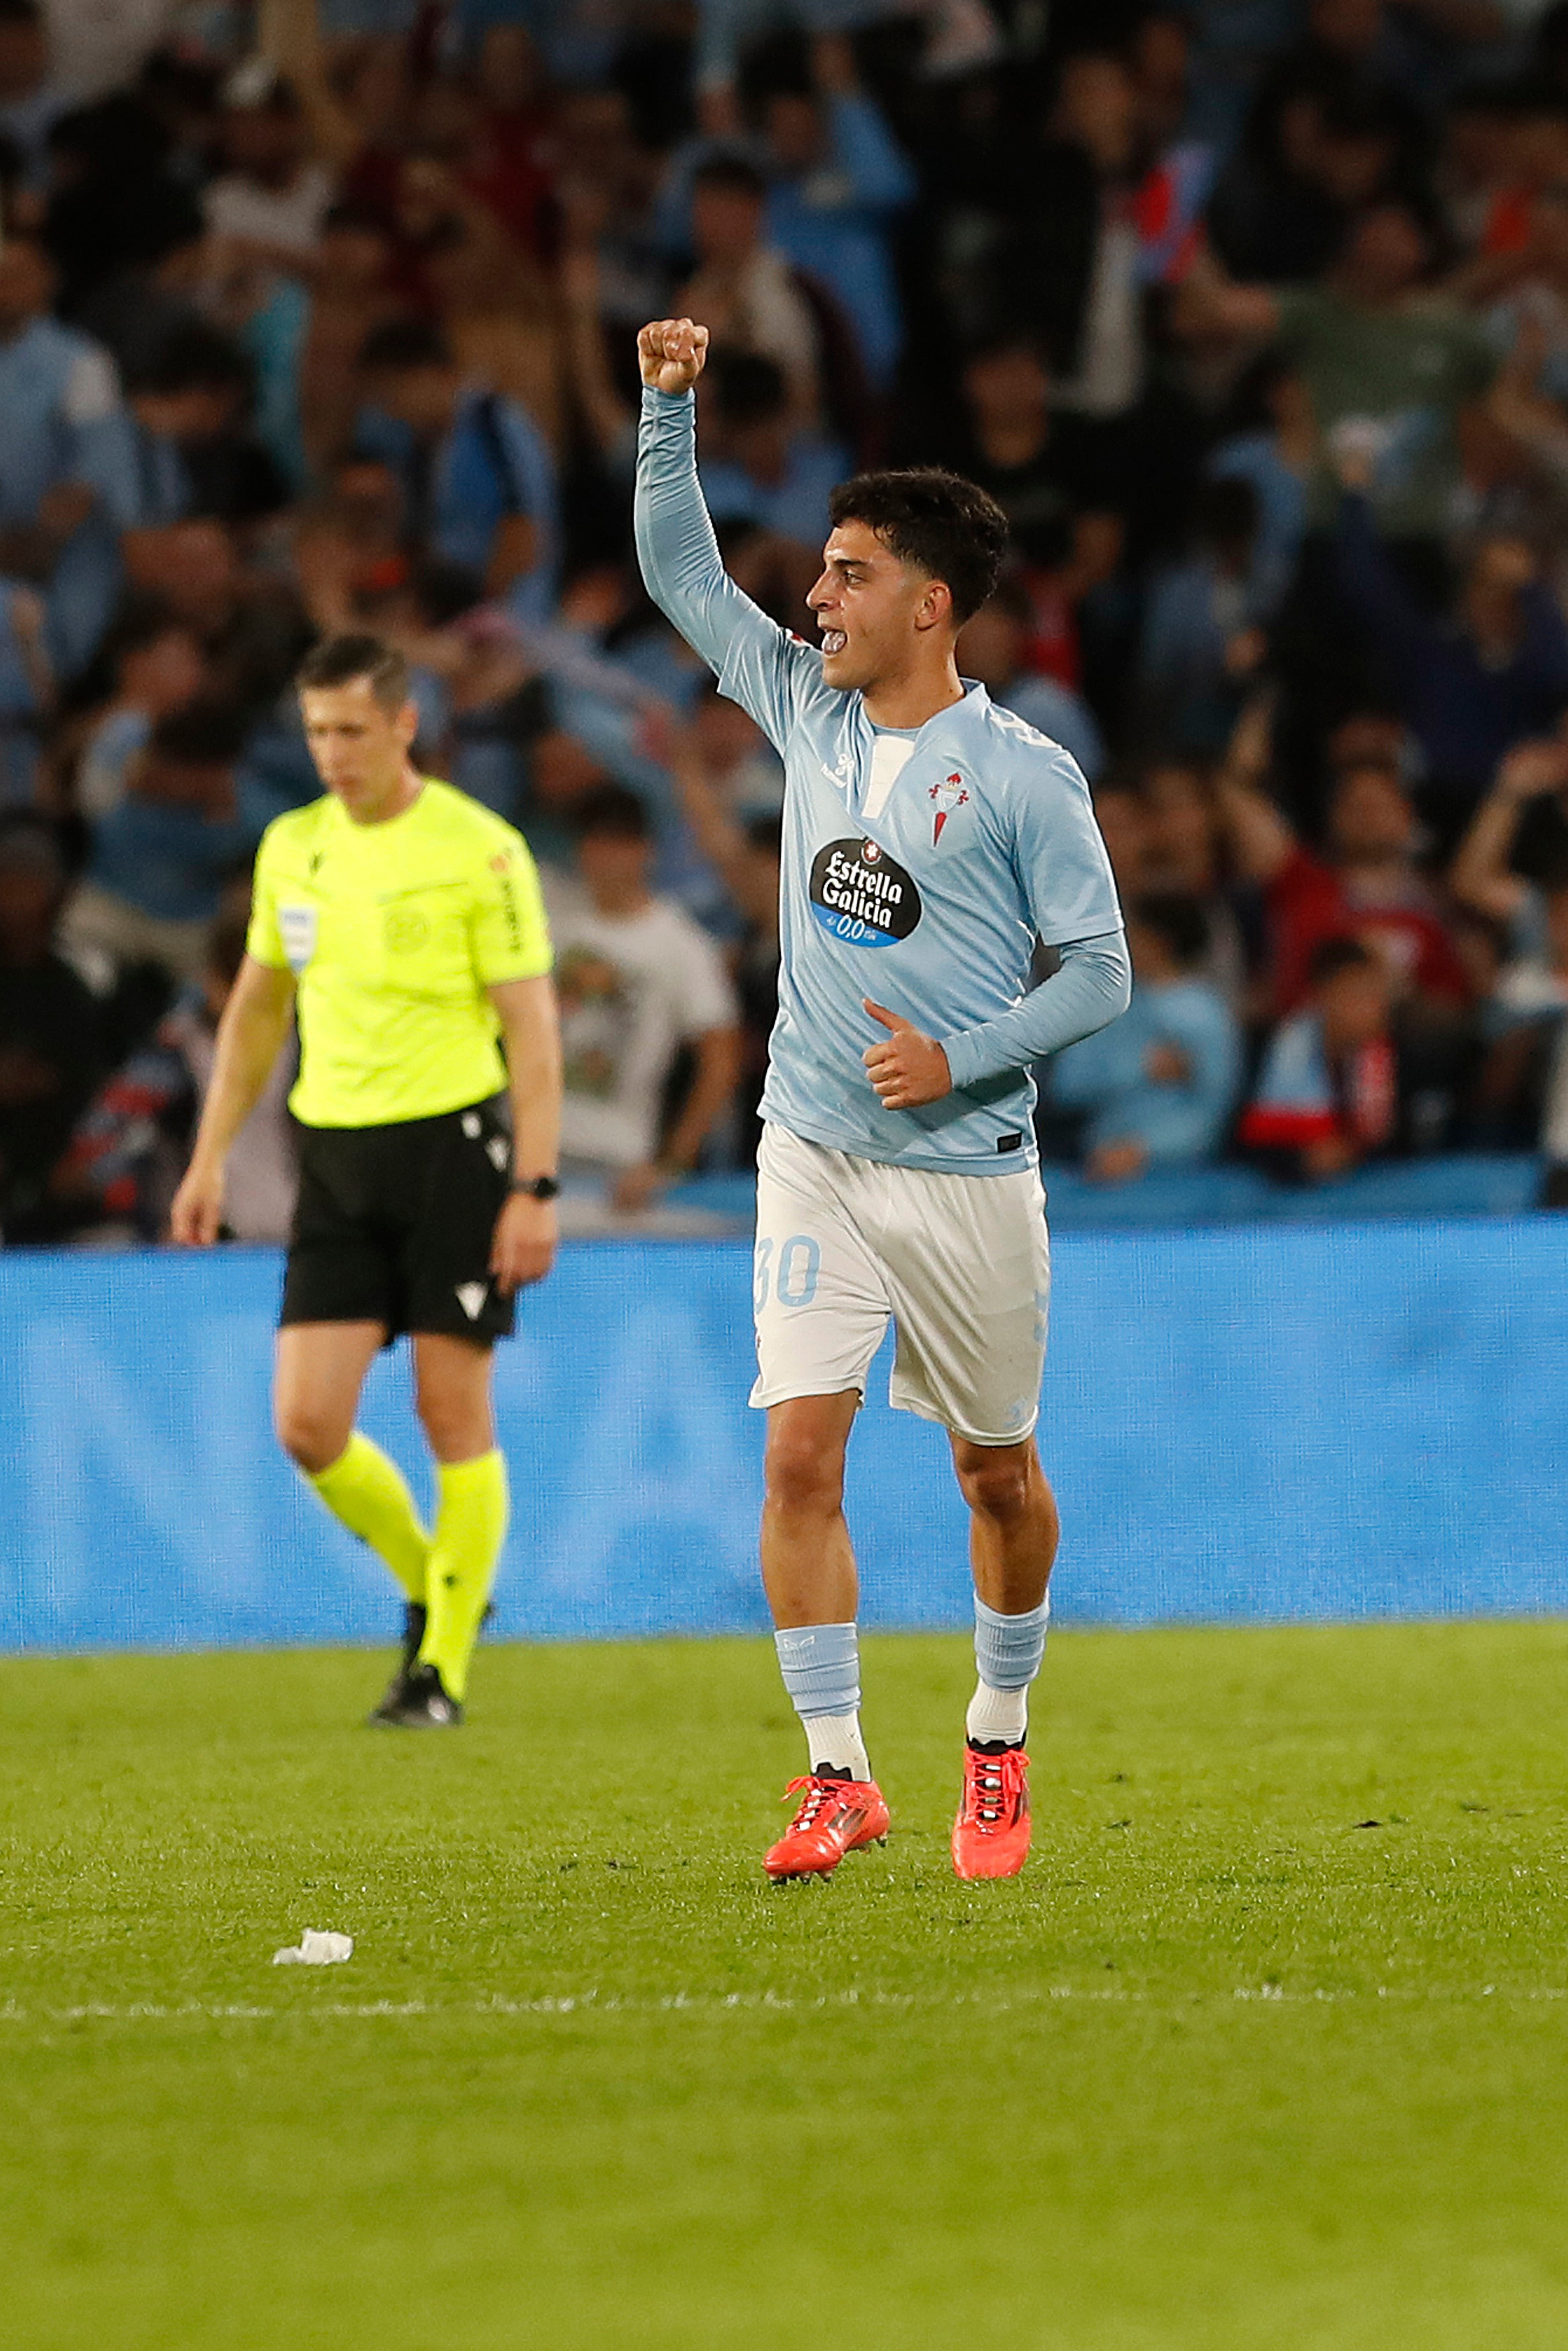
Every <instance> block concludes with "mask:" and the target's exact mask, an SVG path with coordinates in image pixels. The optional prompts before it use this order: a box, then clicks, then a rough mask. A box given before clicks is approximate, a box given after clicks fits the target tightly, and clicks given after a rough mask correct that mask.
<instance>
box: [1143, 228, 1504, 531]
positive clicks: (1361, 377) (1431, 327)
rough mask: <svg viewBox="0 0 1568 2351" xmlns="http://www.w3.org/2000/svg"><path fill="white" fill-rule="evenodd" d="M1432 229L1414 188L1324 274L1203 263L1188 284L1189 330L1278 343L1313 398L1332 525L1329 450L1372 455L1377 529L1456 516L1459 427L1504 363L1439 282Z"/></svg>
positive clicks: (1316, 497)
mask: <svg viewBox="0 0 1568 2351" xmlns="http://www.w3.org/2000/svg"><path fill="white" fill-rule="evenodd" d="M1436 263H1437V253H1436V247H1435V243H1434V238H1433V235H1432V232H1431V230H1430V229H1429V227H1428V226H1427V222H1426V220H1425V218H1424V217H1423V216H1422V214H1420V213H1419V212H1418V211H1417V210H1416V208H1415V207H1414V206H1413V205H1412V204H1409V203H1407V202H1406V201H1404V200H1402V199H1401V200H1388V201H1382V200H1380V201H1378V202H1376V203H1375V204H1369V205H1367V206H1366V207H1365V208H1364V210H1362V211H1360V212H1358V213H1356V214H1354V217H1353V219H1352V221H1351V224H1350V226H1349V228H1348V229H1347V231H1346V234H1345V238H1344V243H1343V246H1342V247H1341V250H1340V253H1339V256H1338V258H1337V259H1336V261H1335V263H1334V265H1333V268H1332V269H1331V270H1330V272H1329V273H1328V275H1327V276H1326V277H1325V278H1324V279H1323V280H1322V283H1321V284H1314V285H1308V286H1301V287H1283V288H1270V287H1262V286H1239V285H1234V284H1231V283H1229V282H1228V281H1226V280H1224V279H1223V278H1221V277H1218V275H1213V274H1209V273H1207V272H1205V271H1201V270H1198V271H1195V272H1194V273H1193V274H1192V275H1191V276H1190V277H1188V279H1187V281H1186V285H1185V286H1184V287H1183V288H1182V292H1181V297H1180V301H1179V305H1178V313H1177V315H1178V319H1179V320H1180V321H1181V323H1182V324H1183V326H1184V327H1185V329H1186V331H1187V332H1188V333H1192V334H1197V335H1202V334H1205V333H1212V334H1219V335H1222V336H1225V335H1228V336H1231V337H1234V338H1237V339H1243V340H1244V339H1247V338H1253V337H1255V338H1257V339H1259V340H1268V341H1272V342H1277V343H1278V344H1279V345H1280V348H1281V350H1282V351H1283V352H1284V354H1285V356H1286V358H1287V359H1288V360H1289V361H1290V363H1291V366H1292V367H1293V368H1294V369H1295V370H1296V371H1298V372H1299V374H1300V375H1301V380H1302V381H1303V383H1304V384H1305V386H1306V389H1307V393H1308V397H1309V398H1310V400H1311V402H1312V413H1313V416H1314V417H1315V419H1316V421H1317V428H1318V433H1319V436H1320V441H1319V447H1320V458H1319V464H1318V466H1317V470H1316V473H1315V475H1314V476H1313V481H1312V488H1311V491H1310V494H1309V520H1310V521H1311V522H1312V524H1313V525H1314V526H1316V527H1318V528H1324V527H1326V526H1328V525H1330V524H1332V522H1333V517H1334V514H1335V511H1336V508H1337V503H1338V495H1339V485H1338V483H1337V482H1336V480H1335V478H1334V475H1333V469H1332V467H1331V466H1330V465H1328V463H1327V462H1326V454H1327V452H1328V451H1330V450H1331V449H1333V448H1334V447H1335V446H1341V445H1343V444H1344V436H1345V434H1347V433H1348V434H1350V436H1351V441H1352V444H1353V445H1354V444H1359V445H1360V446H1361V447H1362V448H1364V450H1365V451H1366V452H1367V453H1368V455H1369V457H1370V478H1369V480H1368V482H1367V485H1366V486H1367V492H1368V496H1369V498H1370V502H1371V505H1372V509H1373V514H1374V517H1375V521H1376V526H1377V528H1378V529H1379V530H1380V531H1381V532H1383V533H1385V534H1386V535H1387V536H1389V537H1393V538H1413V539H1416V540H1419V541H1422V542H1424V543H1426V544H1427V545H1428V546H1432V545H1440V544H1441V542H1442V539H1443V537H1444V534H1445V533H1446V532H1447V530H1448V528H1449V526H1450V524H1451V522H1452V520H1453V516H1454V509H1455V500H1456V498H1457V496H1458V490H1459V486H1460V478H1461V472H1462V468H1461V463H1460V455H1459V428H1460V424H1461V422H1462V421H1463V420H1464V419H1466V418H1467V416H1469V414H1470V413H1473V412H1474V410H1475V409H1476V407H1477V404H1478V403H1479V402H1481V401H1482V400H1483V399H1484V397H1485V395H1486V394H1487V393H1488V392H1489V390H1490V387H1491V384H1492V380H1493V378H1494V376H1495V374H1496V372H1497V362H1496V359H1495V357H1494V355H1493V352H1492V350H1491V347H1490V344H1489V342H1488V340H1487V338H1486V335H1485V332H1484V330H1483V329H1482V327H1481V326H1480V323H1479V320H1477V319H1473V318H1470V317H1469V316H1467V314H1466V313H1465V312H1464V311H1462V310H1461V309H1459V308H1458V306H1457V305H1456V304H1454V303H1452V302H1450V301H1447V300H1445V299H1444V298H1441V297H1440V296H1438V295H1437V294H1435V293H1434V292H1433V291H1432V290H1431V286H1430V279H1431V277H1432V276H1433V273H1434V270H1435V267H1436Z"/></svg>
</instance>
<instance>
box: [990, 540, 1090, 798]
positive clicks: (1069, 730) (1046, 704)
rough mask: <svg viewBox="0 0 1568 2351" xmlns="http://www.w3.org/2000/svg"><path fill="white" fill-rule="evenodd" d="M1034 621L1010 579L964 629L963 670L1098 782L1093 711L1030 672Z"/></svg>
mask: <svg viewBox="0 0 1568 2351" xmlns="http://www.w3.org/2000/svg"><path fill="white" fill-rule="evenodd" d="M1034 622H1035V607H1034V605H1033V604H1032V603H1031V601H1030V595H1029V591H1028V590H1027V589H1026V588H1025V587H1024V585H1023V582H1022V581H1021V580H1018V579H1016V578H1014V579H1009V580H1004V581H1003V582H1002V585H1001V586H1000V587H999V588H998V590H997V592H996V594H995V595H994V596H993V597H992V598H991V600H990V601H989V602H988V603H987V604H982V605H981V607H980V609H979V611H977V613H976V614H975V616H974V618H973V619H972V620H970V621H967V622H965V624H964V627H963V629H962V631H961V632H960V634H959V638H958V667H959V670H960V672H961V673H962V674H963V675H964V676H965V677H976V678H978V679H979V681H980V684H982V685H983V686H984V687H985V689H986V691H987V693H988V695H990V697H991V700H992V701H993V702H999V703H1000V704H1001V705H1002V708H1003V709H1004V710H1010V711H1012V712H1013V713H1014V714H1015V716H1018V717H1019V718H1021V719H1023V721H1024V722H1025V724H1026V725H1027V726H1033V727H1035V728H1036V729H1037V730H1038V731H1039V732H1040V734H1041V735H1044V736H1047V737H1050V739H1051V742H1053V743H1060V744H1061V747H1062V749H1063V750H1064V751H1071V754H1072V757H1073V758H1075V759H1076V760H1077V762H1078V764H1079V766H1080V768H1082V770H1083V773H1084V776H1085V777H1086V778H1087V779H1088V781H1089V782H1090V783H1095V782H1096V781H1097V780H1098V779H1099V778H1100V776H1101V775H1102V774H1103V771H1104V767H1105V741H1104V737H1103V735H1102V734H1101V732H1100V727H1099V724H1098V722H1097V721H1096V719H1095V716H1094V714H1093V712H1092V710H1091V709H1090V707H1089V705H1088V704H1087V703H1086V702H1085V701H1083V699H1082V696H1081V695H1076V694H1074V693H1072V692H1071V689H1070V688H1069V687H1067V686H1065V685H1060V684H1058V683H1057V681H1056V680H1055V678H1053V677H1044V676H1041V675H1040V674H1036V673H1030V671H1028V670H1026V669H1025V667H1024V665H1023V655H1024V648H1025V646H1026V644H1027V643H1029V639H1030V632H1031V630H1032V628H1033V626H1034Z"/></svg>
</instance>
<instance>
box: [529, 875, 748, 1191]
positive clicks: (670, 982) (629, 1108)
mask: <svg viewBox="0 0 1568 2351" xmlns="http://www.w3.org/2000/svg"><path fill="white" fill-rule="evenodd" d="M545 897H546V904H547V905H548V907H549V919H550V932H551V935H552V936H553V938H554V940H555V951H556V974H555V977H556V987H557V989H558V991H559V997H560V1016H561V1041H562V1047H563V1050H564V1055H565V1063H566V1092H565V1100H564V1103H563V1107H562V1121H561V1150H562V1154H563V1155H564V1156H565V1158H566V1159H568V1160H569V1161H570V1160H574V1159H575V1160H583V1161H589V1162H591V1163H593V1164H594V1165H599V1166H603V1167H614V1168H619V1167H637V1166H641V1165H643V1164H644V1163H645V1162H647V1161H648V1160H651V1159H653V1158H654V1157H656V1156H657V1154H658V1147H659V1113H660V1110H661V1107H662V1103H663V1095H664V1083H665V1081H666V1079H667V1078H668V1076H669V1074H670V1071H671V1069H672V1067H673V1065H674V1060H675V1056H676V1054H677V1052H678V1051H679V1050H680V1048H681V1046H682V1045H683V1044H685V1043H686V1042H687V1041H688V1040H690V1039H692V1038H694V1037H700V1036H701V1035H702V1034H703V1032H704V1030H705V1029H727V1028H728V1027H730V1026H731V1025H732V1023H733V1022H734V1021H735V1020H736V1019H737V1009H736V1002H735V997H734V993H733V991H732V990H731V987H730V985H729V980H728V978H727V975H726V973H725V968H724V966H723V964H722V963H721V962H720V960H719V956H718V951H717V949H716V947H715V946H714V944H713V942H712V940H711V939H710V938H709V937H708V935H707V934H706V931H703V930H700V929H699V928H698V926H697V925H696V924H695V923H694V922H693V921H692V919H691V917H690V915H689V914H683V913H682V911H681V909H680V907H679V906H677V905H675V904H673V902H672V901H671V900H670V899H668V898H655V899H653V902H652V903H651V904H649V905H648V906H646V907H645V908H644V909H643V912H642V913H641V914H630V915H612V914H601V913H600V912H599V910H598V908H597V907H596V906H595V905H594V904H593V902H592V900H591V898H590V897H589V895H588V893H587V892H586V891H585V890H584V889H583V888H582V887H581V885H580V883H575V882H565V883H556V882H551V881H549V880H548V879H547V883H546V891H545Z"/></svg>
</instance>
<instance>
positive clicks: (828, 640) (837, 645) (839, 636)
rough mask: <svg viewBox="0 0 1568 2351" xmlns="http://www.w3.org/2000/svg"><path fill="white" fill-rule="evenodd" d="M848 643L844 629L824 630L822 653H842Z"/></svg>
mask: <svg viewBox="0 0 1568 2351" xmlns="http://www.w3.org/2000/svg"><path fill="white" fill-rule="evenodd" d="M848 643H849V639H848V637H846V636H845V634H844V632H843V631H842V629H824V630H823V631H822V651H823V652H824V653H842V652H843V649H844V647H845V646H846V645H847V644H848Z"/></svg>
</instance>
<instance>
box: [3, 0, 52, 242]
mask: <svg viewBox="0 0 1568 2351" xmlns="http://www.w3.org/2000/svg"><path fill="white" fill-rule="evenodd" d="M67 105H68V99H67V98H66V96H65V94H64V92H63V91H62V90H61V89H59V88H58V86H57V83H56V82H55V80H54V79H53V78H52V76H51V73H50V59H49V35H48V27H47V23H46V21H45V17H44V12H43V9H42V8H41V7H40V6H39V5H38V0H0V134H3V135H4V136H5V138H6V139H8V140H10V141H11V142H12V144H13V146H14V147H15V148H16V152H17V154H18V156H19V157H20V159H21V184H22V186H23V187H24V188H25V189H26V191H27V193H29V194H30V195H33V196H41V195H42V194H43V193H44V192H45V190H46V189H47V186H48V177H49V174H48V143H49V133H50V131H52V130H53V129H54V126H55V124H56V123H57V121H58V120H59V118H60V116H61V115H62V114H63V113H64V112H65V110H66V107H67Z"/></svg>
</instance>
